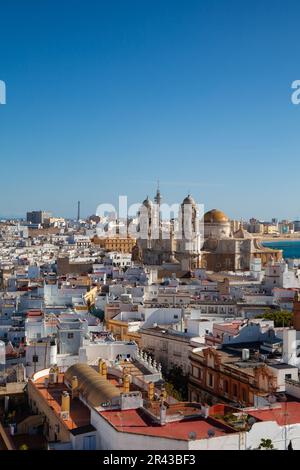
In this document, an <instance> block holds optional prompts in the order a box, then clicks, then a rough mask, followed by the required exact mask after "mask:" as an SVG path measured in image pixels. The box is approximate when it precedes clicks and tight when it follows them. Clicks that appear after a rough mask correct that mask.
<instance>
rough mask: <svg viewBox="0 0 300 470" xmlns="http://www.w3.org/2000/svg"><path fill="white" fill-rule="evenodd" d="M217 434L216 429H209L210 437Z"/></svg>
mask: <svg viewBox="0 0 300 470" xmlns="http://www.w3.org/2000/svg"><path fill="white" fill-rule="evenodd" d="M215 434H216V433H215V431H214V430H213V429H209V430H208V431H207V435H208V437H214V436H215Z"/></svg>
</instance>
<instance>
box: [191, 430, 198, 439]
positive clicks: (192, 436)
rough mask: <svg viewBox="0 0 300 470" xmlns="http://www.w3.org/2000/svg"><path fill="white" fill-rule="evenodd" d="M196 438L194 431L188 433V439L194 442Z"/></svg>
mask: <svg viewBox="0 0 300 470" xmlns="http://www.w3.org/2000/svg"><path fill="white" fill-rule="evenodd" d="M196 438H197V434H196V433H195V432H194V431H192V432H190V433H189V439H191V440H192V441H194V440H195V439H196Z"/></svg>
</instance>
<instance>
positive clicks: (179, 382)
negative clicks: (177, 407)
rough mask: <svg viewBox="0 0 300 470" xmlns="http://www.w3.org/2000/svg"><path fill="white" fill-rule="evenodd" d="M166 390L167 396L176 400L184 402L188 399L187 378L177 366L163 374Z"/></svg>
mask: <svg viewBox="0 0 300 470" xmlns="http://www.w3.org/2000/svg"><path fill="white" fill-rule="evenodd" d="M165 379H166V390H167V392H168V393H169V395H171V396H173V397H174V398H175V399H176V400H181V401H185V400H187V397H188V376H187V375H185V374H184V373H183V371H182V368H181V367H179V366H173V367H172V369H170V370H169V372H167V373H166V374H165Z"/></svg>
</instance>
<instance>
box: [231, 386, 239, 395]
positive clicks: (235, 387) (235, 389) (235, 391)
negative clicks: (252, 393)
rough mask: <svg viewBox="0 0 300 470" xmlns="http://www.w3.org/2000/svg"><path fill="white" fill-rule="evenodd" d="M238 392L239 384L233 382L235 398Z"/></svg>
mask: <svg viewBox="0 0 300 470" xmlns="http://www.w3.org/2000/svg"><path fill="white" fill-rule="evenodd" d="M237 393H238V388H237V384H233V386H232V395H233V396H234V397H235V398H236V397H237Z"/></svg>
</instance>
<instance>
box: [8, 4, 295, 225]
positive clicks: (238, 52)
mask: <svg viewBox="0 0 300 470" xmlns="http://www.w3.org/2000/svg"><path fill="white" fill-rule="evenodd" d="M299 14H300V3H299V2H298V1H297V0H286V1H282V0H243V1H241V0H197V1H196V0H195V1H194V0H189V1H183V0H182V1H176V0H136V1H133V0H106V1H101V0H85V1H83V0H72V1H70V0H43V2H41V1H40V0H35V1H33V0H31V1H30V0H26V2H24V0H3V1H2V2H1V5H0V18H1V27H0V79H1V80H4V81H5V82H6V86H7V104H6V105H4V106H0V159H1V167H0V168H1V172H0V214H1V215H10V214H15V215H24V214H25V212H26V210H35V209H45V210H52V211H53V213H55V214H57V215H63V216H75V215H76V207H77V206H76V204H77V200H78V199H80V200H81V206H82V212H83V215H88V214H92V213H94V212H95V210H96V207H97V205H98V204H100V203H102V202H106V203H107V202H110V203H115V202H116V200H117V197H118V195H119V194H122V195H124V194H126V195H128V198H129V202H137V201H139V200H142V199H143V198H144V197H145V196H146V195H147V194H149V195H150V196H152V195H153V193H154V192H155V189H156V181H157V179H158V178H159V179H160V186H161V192H162V195H163V196H164V200H165V202H170V203H171V202H179V201H181V200H182V199H183V198H184V196H185V195H186V194H187V193H188V192H189V191H190V192H191V193H192V195H193V196H194V197H195V199H196V200H197V201H198V202H199V203H203V204H204V205H205V208H206V209H207V210H208V209H211V208H214V207H216V208H220V209H223V210H224V211H225V212H226V213H227V214H228V215H229V216H230V217H233V218H240V217H244V218H247V217H251V216H256V217H258V218H262V219H267V218H271V217H275V216H277V217H290V218H292V219H294V218H298V217H300V198H299V192H300V190H299V174H300V159H299V153H300V151H299V148H300V105H299V106H295V105H293V104H292V103H291V83H292V82H293V81H294V80H297V79H300V28H299Z"/></svg>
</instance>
